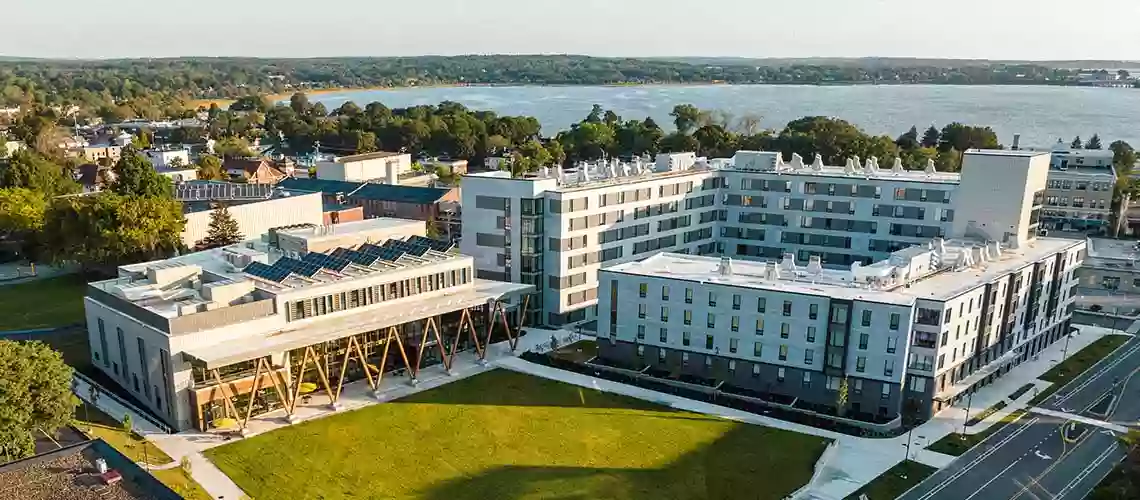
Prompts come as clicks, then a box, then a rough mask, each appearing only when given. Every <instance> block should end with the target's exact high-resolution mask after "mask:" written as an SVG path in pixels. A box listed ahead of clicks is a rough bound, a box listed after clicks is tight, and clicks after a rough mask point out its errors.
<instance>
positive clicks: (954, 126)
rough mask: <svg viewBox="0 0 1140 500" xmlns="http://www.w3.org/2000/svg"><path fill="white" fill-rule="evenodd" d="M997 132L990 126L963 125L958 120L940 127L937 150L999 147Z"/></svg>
mask: <svg viewBox="0 0 1140 500" xmlns="http://www.w3.org/2000/svg"><path fill="white" fill-rule="evenodd" d="M1000 148H1001V144H1000V143H998V139H997V133H995V132H994V131H993V129H991V128H990V127H978V126H973V125H963V124H961V123H958V122H954V123H951V124H949V125H947V126H945V127H942V133H941V134H940V138H939V143H938V150H939V151H947V150H950V149H956V150H958V151H965V150H967V149H1000Z"/></svg>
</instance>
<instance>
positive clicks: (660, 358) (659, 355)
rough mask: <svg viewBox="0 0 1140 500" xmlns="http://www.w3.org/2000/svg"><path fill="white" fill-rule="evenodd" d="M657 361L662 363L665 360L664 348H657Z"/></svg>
mask: <svg viewBox="0 0 1140 500" xmlns="http://www.w3.org/2000/svg"><path fill="white" fill-rule="evenodd" d="M657 362H658V363H664V362H665V349H658V350H657Z"/></svg>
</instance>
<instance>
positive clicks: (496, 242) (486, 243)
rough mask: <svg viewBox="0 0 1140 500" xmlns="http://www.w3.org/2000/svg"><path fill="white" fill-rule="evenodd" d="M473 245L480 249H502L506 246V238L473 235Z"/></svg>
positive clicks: (482, 234) (491, 235) (494, 235)
mask: <svg viewBox="0 0 1140 500" xmlns="http://www.w3.org/2000/svg"><path fill="white" fill-rule="evenodd" d="M475 244H476V245H478V246H481V247H493V248H502V247H505V246H507V237H506V236H504V235H501V234H487V233H475Z"/></svg>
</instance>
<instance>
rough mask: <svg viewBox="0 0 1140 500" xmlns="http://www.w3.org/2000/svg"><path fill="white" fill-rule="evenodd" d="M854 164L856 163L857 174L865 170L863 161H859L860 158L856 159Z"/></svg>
mask: <svg viewBox="0 0 1140 500" xmlns="http://www.w3.org/2000/svg"><path fill="white" fill-rule="evenodd" d="M854 163H855V171H856V172H858V171H860V170H863V160H861V159H859V157H858V156H856V157H855V159H854Z"/></svg>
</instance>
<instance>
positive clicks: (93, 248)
mask: <svg viewBox="0 0 1140 500" xmlns="http://www.w3.org/2000/svg"><path fill="white" fill-rule="evenodd" d="M185 225H186V219H185V218H184V217H183V216H182V206H181V204H180V203H178V202H177V201H174V200H173V199H172V198H169V197H166V198H160V197H140V196H121V195H119V194H116V193H114V192H106V191H105V192H101V193H98V194H95V195H91V196H77V197H67V198H57V199H55V200H53V203H52V205H51V207H50V208H49V209H48V211H47V214H46V216H45V220H44V228H43V231H42V234H41V238H42V240H43V241H44V246H45V251H46V252H47V254H48V257H49V258H50V259H51V260H52V261H53V262H76V263H79V264H81V265H82V266H84V267H85V268H88V269H108V268H113V267H114V266H116V265H119V264H126V263H132V262H143V261H148V260H155V259H161V258H166V257H169V256H170V255H171V254H173V253H174V252H175V251H176V250H178V249H179V248H181V247H182V237H181V234H182V230H183V228H184V226H185Z"/></svg>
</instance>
